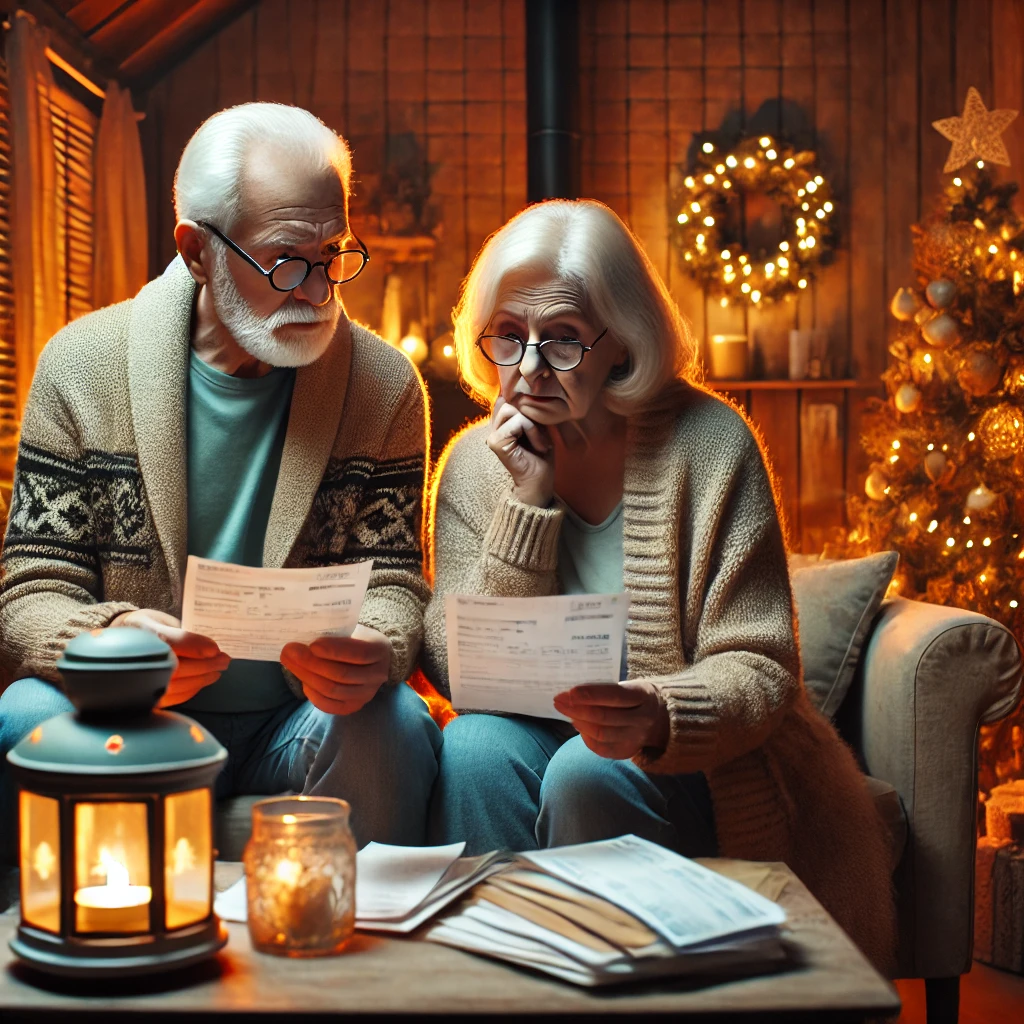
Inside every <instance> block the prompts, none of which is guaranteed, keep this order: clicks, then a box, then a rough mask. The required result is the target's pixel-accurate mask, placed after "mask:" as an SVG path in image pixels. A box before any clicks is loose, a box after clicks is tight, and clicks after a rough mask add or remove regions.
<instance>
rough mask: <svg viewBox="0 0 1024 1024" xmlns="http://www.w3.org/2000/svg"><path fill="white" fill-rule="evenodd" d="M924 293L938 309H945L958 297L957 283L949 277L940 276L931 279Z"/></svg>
mask: <svg viewBox="0 0 1024 1024" xmlns="http://www.w3.org/2000/svg"><path fill="white" fill-rule="evenodd" d="M924 293H925V295H926V296H927V298H928V301H929V302H930V303H931V304H932V305H933V306H934V307H935V308H936V309H945V308H946V307H947V306H948V305H949V304H950V303H951V302H952V301H953V299H954V298H956V285H955V284H953V282H952V281H950V280H949V278H948V277H940V278H938V279H937V280H935V281H930V282H929V284H928V287H927V288H925V290H924Z"/></svg>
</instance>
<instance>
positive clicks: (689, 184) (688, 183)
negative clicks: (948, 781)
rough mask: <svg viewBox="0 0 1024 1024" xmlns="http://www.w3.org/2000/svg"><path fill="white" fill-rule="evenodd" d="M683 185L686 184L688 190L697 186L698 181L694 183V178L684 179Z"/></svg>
mask: <svg viewBox="0 0 1024 1024" xmlns="http://www.w3.org/2000/svg"><path fill="white" fill-rule="evenodd" d="M683 184H684V185H685V186H686V187H687V188H693V186H694V185H696V184H697V182H696V181H694V179H693V178H683Z"/></svg>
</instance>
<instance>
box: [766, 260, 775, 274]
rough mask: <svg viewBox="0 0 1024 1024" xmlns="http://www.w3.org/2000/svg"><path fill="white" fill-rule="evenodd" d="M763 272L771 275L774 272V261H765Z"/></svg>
mask: <svg viewBox="0 0 1024 1024" xmlns="http://www.w3.org/2000/svg"><path fill="white" fill-rule="evenodd" d="M764 272H765V273H766V274H767V275H768V276H769V277H771V276H772V274H774V273H775V264H774V263H766V264H765V265H764Z"/></svg>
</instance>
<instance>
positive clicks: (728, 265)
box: [722, 263, 733, 274]
mask: <svg viewBox="0 0 1024 1024" xmlns="http://www.w3.org/2000/svg"><path fill="white" fill-rule="evenodd" d="M722 270H723V271H724V272H725V273H726V274H731V273H732V272H733V268H732V264H731V263H726V265H725V266H724V267H722Z"/></svg>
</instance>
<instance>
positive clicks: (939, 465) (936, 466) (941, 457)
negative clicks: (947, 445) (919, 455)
mask: <svg viewBox="0 0 1024 1024" xmlns="http://www.w3.org/2000/svg"><path fill="white" fill-rule="evenodd" d="M948 461H949V460H948V459H947V458H946V455H945V453H944V452H938V451H936V452H929V453H928V454H927V455H926V456H925V457H924V471H925V473H927V474H928V479H929V480H931V482H932V483H933V484H934V483H936V482H937V481H938V480H939V478H940V477H941V476H942V474H943V473H945V472H946V463H947V462H948Z"/></svg>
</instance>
